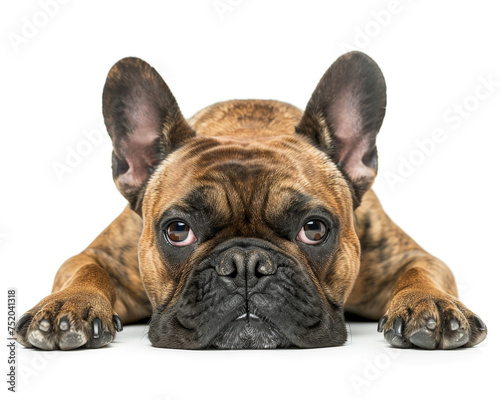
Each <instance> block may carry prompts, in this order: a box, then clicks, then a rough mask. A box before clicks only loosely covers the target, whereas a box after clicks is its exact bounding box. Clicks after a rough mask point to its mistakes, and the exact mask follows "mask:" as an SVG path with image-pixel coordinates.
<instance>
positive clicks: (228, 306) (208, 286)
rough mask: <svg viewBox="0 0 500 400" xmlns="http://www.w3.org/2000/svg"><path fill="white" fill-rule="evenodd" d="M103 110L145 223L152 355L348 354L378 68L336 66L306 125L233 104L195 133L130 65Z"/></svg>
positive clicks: (269, 110) (159, 85) (281, 109)
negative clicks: (357, 222)
mask: <svg viewBox="0 0 500 400" xmlns="http://www.w3.org/2000/svg"><path fill="white" fill-rule="evenodd" d="M103 97H104V102H103V104H104V105H103V109H104V117H105V121H106V125H107V128H108V132H109V133H110V136H111V138H112V140H113V145H114V152H113V174H114V178H115V182H116V184H117V187H118V189H119V190H120V191H121V193H122V194H123V195H124V196H125V197H126V198H127V199H128V200H129V202H130V206H131V207H132V208H133V209H134V210H135V211H136V212H137V213H139V214H140V215H141V216H142V218H143V221H144V228H143V234H142V237H141V240H140V243H139V262H140V269H141V276H142V279H143V283H144V286H145V288H146V291H147V293H148V296H149V299H150V301H151V303H152V306H153V316H152V320H151V325H150V330H149V337H150V340H151V342H152V343H153V345H155V346H158V347H170V348H190V349H199V348H208V347H215V348H276V347H301V348H307V347H324V346H336V345H341V344H342V343H344V342H345V340H346V328H345V324H344V317H343V304H344V303H345V301H346V299H347V297H348V295H349V293H350V291H351V289H352V287H353V285H354V281H355V279H356V277H357V273H358V270H359V255H360V245H359V241H358V239H357V236H356V234H355V231H354V226H353V210H354V208H355V207H356V206H357V204H359V201H360V199H361V197H362V195H363V193H364V192H365V191H366V190H367V189H368V188H369V187H370V185H371V183H372V181H373V178H374V176H375V173H376V165H377V155H376V147H375V136H376V134H377V132H378V130H379V128H380V125H381V123H382V119H383V115H384V111H385V84H384V80H383V77H382V75H381V73H380V70H379V69H378V67H377V66H376V64H375V63H374V62H373V61H372V60H371V59H369V58H368V57H367V56H365V55H363V54H361V53H349V54H347V55H345V56H343V57H342V58H340V59H339V60H337V62H336V63H334V64H333V65H332V66H331V67H330V69H329V70H328V71H327V72H326V74H325V75H324V77H323V78H322V80H321V81H320V83H319V84H318V87H317V88H316V90H315V92H314V93H313V96H312V98H311V100H310V101H309V103H308V105H307V107H306V110H305V112H304V113H303V114H302V113H301V112H300V111H299V110H298V109H296V108H295V107H293V106H290V105H288V104H285V103H280V102H275V101H250V100H246V101H231V102H225V103H219V104H216V105H213V106H210V107H208V108H206V109H204V110H202V111H201V112H199V113H198V114H197V115H195V116H194V117H193V118H192V119H191V121H190V123H187V122H186V121H185V120H184V118H183V117H182V114H181V113H180V111H179V108H178V106H177V104H176V102H175V99H174V98H173V96H172V94H171V93H170V90H169V89H168V87H167V86H166V84H165V83H164V82H163V80H162V79H161V78H160V77H159V75H158V74H157V73H156V71H155V70H154V69H152V68H151V67H150V66H149V65H147V64H146V63H144V62H143V61H141V60H138V59H130V58H129V59H124V60H121V61H120V62H118V63H117V64H116V65H115V66H114V67H113V68H112V70H111V71H110V74H109V76H108V80H107V82H106V86H105V89H104V96H103Z"/></svg>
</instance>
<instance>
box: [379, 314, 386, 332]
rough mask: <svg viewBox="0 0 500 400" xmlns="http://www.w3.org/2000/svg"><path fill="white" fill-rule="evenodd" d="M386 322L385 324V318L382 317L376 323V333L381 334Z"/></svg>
mask: <svg viewBox="0 0 500 400" xmlns="http://www.w3.org/2000/svg"><path fill="white" fill-rule="evenodd" d="M386 322H387V316H386V315H384V316H383V317H382V318H380V321H378V325H377V332H382V331H383V330H384V325H385V323H386Z"/></svg>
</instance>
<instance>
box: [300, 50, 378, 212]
mask: <svg viewBox="0 0 500 400" xmlns="http://www.w3.org/2000/svg"><path fill="white" fill-rule="evenodd" d="M385 106H386V86H385V80H384V76H383V75H382V71H380V68H379V67H378V65H377V64H376V63H375V62H374V61H373V60H372V59H371V58H370V57H368V56H367V55H366V54H363V53H360V52H351V53H347V54H345V55H343V56H341V57H340V58H339V59H338V60H337V61H335V62H334V63H333V64H332V66H331V67H330V68H329V69H328V70H327V71H326V73H325V74H324V75H323V77H322V78H321V80H320V82H319V83H318V86H317V87H316V89H315V90H314V92H313V94H312V97H311V99H310V100H309V103H308V104H307V106H306V109H305V111H304V115H303V117H302V119H301V121H300V122H299V124H298V125H297V127H296V132H297V133H298V134H300V135H304V136H306V137H307V138H308V139H309V140H310V141H311V142H312V143H313V144H314V145H315V146H317V147H318V148H320V149H321V150H322V151H324V152H325V153H327V154H328V155H329V156H330V158H331V159H332V160H333V161H334V162H335V164H336V165H337V166H338V167H339V168H340V170H341V171H342V172H343V173H344V175H345V177H346V178H347V180H348V181H349V182H350V183H351V186H352V189H353V200H354V206H355V207H357V206H358V205H359V203H360V201H361V197H362V196H363V194H364V193H365V192H366V191H367V190H368V189H369V188H370V186H371V185H372V183H373V180H374V179H375V175H376V174H377V147H376V144H375V139H376V136H377V133H378V131H379V130H380V127H381V125H382V121H383V119H384V115H385Z"/></svg>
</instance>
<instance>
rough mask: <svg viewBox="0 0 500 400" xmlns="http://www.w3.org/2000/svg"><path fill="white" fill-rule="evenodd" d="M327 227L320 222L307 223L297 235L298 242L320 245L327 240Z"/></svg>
mask: <svg viewBox="0 0 500 400" xmlns="http://www.w3.org/2000/svg"><path fill="white" fill-rule="evenodd" d="M326 233H327V230H326V226H325V224H323V222H321V221H318V220H311V221H307V222H306V223H305V225H304V226H303V227H302V229H301V230H300V232H299V234H298V235H297V240H299V241H301V242H302V243H305V244H319V243H321V242H323V240H325V237H326Z"/></svg>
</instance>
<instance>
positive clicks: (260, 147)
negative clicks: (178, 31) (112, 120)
mask: <svg viewBox="0 0 500 400" xmlns="http://www.w3.org/2000/svg"><path fill="white" fill-rule="evenodd" d="M301 115H302V112H301V111H300V110H298V109H297V108H295V107H293V106H291V105H289V104H286V103H281V102H277V101H257V100H244V101H243V100H241V101H229V102H223V103H218V104H215V105H213V106H210V107H207V108H205V109H204V110H202V111H200V112H199V113H197V114H196V115H195V116H194V117H192V119H191V120H190V124H191V126H192V127H193V128H194V129H195V130H196V131H197V138H196V139H195V140H192V141H190V142H188V143H187V144H186V145H185V146H184V147H182V148H181V149H180V150H179V151H177V152H175V153H173V154H172V155H171V156H170V157H169V158H168V161H167V162H164V163H162V164H161V165H160V167H159V168H158V169H157V170H156V171H155V172H154V174H153V176H152V177H151V178H150V180H149V183H148V186H147V189H146V194H145V200H144V204H143V206H142V212H143V216H144V219H141V218H140V217H139V216H138V215H137V214H136V213H134V212H133V211H131V209H130V208H129V207H127V208H126V209H125V210H124V211H123V213H122V214H121V215H120V216H119V217H118V218H117V219H116V220H115V221H113V222H112V223H111V225H110V226H109V227H108V228H106V230H104V231H103V232H102V233H101V235H99V237H98V238H97V239H96V240H94V241H93V242H92V243H91V244H90V246H89V247H88V248H87V249H85V250H84V251H83V252H82V253H81V254H79V255H77V256H75V257H73V258H71V259H69V260H68V261H67V262H66V263H64V264H63V266H62V267H61V268H60V269H59V271H58V273H57V275H56V278H55V281H54V286H53V293H52V294H51V295H49V296H48V297H46V298H45V299H43V300H42V301H41V302H40V303H39V304H38V305H36V306H35V307H34V308H33V309H31V310H30V311H29V312H28V313H29V315H30V316H31V320H30V321H31V322H30V323H28V324H26V325H25V326H23V327H22V329H21V330H20V332H19V333H18V336H17V337H18V340H19V341H20V342H21V343H22V344H24V345H25V346H31V345H30V343H29V342H28V341H27V339H26V336H27V334H28V332H29V330H30V329H31V330H32V329H36V327H37V326H38V325H37V324H39V323H40V321H41V320H42V319H43V318H49V317H50V318H52V319H54V318H57V316H58V315H62V314H63V313H64V312H66V311H68V310H69V311H70V312H71V314H72V315H73V314H74V315H77V316H79V315H82V314H85V313H88V312H89V310H90V313H91V314H92V315H97V316H99V317H100V318H101V319H102V320H103V323H104V325H105V327H106V329H108V330H109V331H110V332H111V334H112V336H114V334H115V328H114V327H113V325H112V323H111V316H112V314H113V310H114V312H115V313H117V314H118V315H119V316H120V317H121V318H122V320H123V321H124V322H125V323H130V322H134V321H137V320H140V319H141V318H144V317H146V316H148V315H150V314H151V312H152V307H153V308H155V307H157V306H158V305H160V304H163V303H165V302H166V301H170V300H172V299H175V297H176V296H178V294H179V290H180V288H181V286H182V285H181V284H179V282H182V280H183V279H185V277H186V275H187V273H188V271H182V270H179V271H174V270H172V269H169V268H164V267H162V268H158V266H163V262H162V260H161V256H160V254H159V252H158V251H157V249H156V242H155V240H156V239H155V233H154V222H155V221H156V217H157V216H159V215H161V214H162V213H163V211H164V210H165V209H166V208H168V207H169V205H170V204H172V203H173V202H174V201H177V200H178V199H179V198H182V196H183V195H184V194H187V193H188V191H189V189H190V187H191V186H192V184H193V182H199V181H202V180H205V181H206V185H207V188H208V192H209V193H210V195H209V197H210V199H211V201H213V202H215V203H216V204H217V210H218V212H220V214H221V218H223V217H224V215H229V214H230V213H229V211H228V210H229V208H230V207H236V210H237V208H238V207H240V208H241V210H243V209H244V207H243V206H242V203H241V202H242V201H246V200H245V199H243V198H241V197H240V198H238V193H239V192H241V191H243V188H244V187H245V186H247V187H250V188H252V189H251V192H252V193H253V194H254V198H253V199H252V201H253V202H254V203H253V206H252V207H254V208H256V209H259V210H263V212H262V213H256V214H255V215H254V216H252V215H250V216H247V219H243V217H242V219H241V220H235V221H233V223H232V224H231V226H232V230H231V231H227V230H226V231H225V234H227V235H236V234H237V235H240V236H253V237H255V236H257V235H258V237H262V238H266V235H267V234H268V233H266V228H265V223H264V222H263V221H261V220H259V218H260V216H261V215H267V216H268V217H269V218H271V219H272V218H273V213H276V215H279V210H280V207H281V206H282V204H283V203H284V202H285V201H284V198H283V193H286V190H285V188H290V189H293V188H297V189H301V190H305V191H307V192H308V193H314V194H315V196H317V198H319V199H322V200H323V201H324V203H325V204H327V205H328V207H330V208H331V210H332V213H333V214H335V215H337V216H338V217H339V218H340V219H341V223H340V226H341V227H342V229H343V230H342V232H340V235H339V237H340V238H341V242H340V244H339V246H341V247H342V249H343V250H344V252H343V254H344V256H343V258H341V259H338V260H337V263H336V265H335V267H334V268H331V269H329V270H325V269H322V268H321V266H316V267H315V269H312V270H311V271H310V272H309V273H310V275H311V277H312V278H313V281H314V282H315V284H316V285H317V287H318V289H321V291H322V293H324V295H325V296H326V297H328V298H330V299H334V300H335V301H337V302H339V303H340V304H344V305H345V309H346V310H348V311H350V312H353V313H356V314H358V315H361V316H363V317H366V318H370V319H378V318H380V317H382V316H384V314H385V315H386V316H387V317H388V320H387V322H386V325H387V326H392V325H393V324H394V322H395V319H396V318H398V317H403V318H404V319H405V321H404V322H405V333H407V334H408V335H409V334H410V333H411V332H412V331H413V330H415V329H417V328H418V327H419V324H422V323H425V319H426V318H428V317H433V318H435V319H436V321H437V323H438V325H439V324H443V325H444V324H445V323H447V321H449V320H450V318H452V317H454V318H457V319H458V320H459V322H460V323H461V325H462V326H466V327H469V325H471V321H472V320H471V318H473V314H472V313H471V312H470V311H469V310H468V309H467V308H465V307H464V306H463V304H462V303H460V302H459V301H458V300H457V289H456V285H455V281H454V278H453V275H452V273H451V272H450V270H449V269H448V268H447V267H446V266H445V265H444V264H443V263H442V262H441V261H439V260H438V259H436V258H434V257H433V256H431V255H429V254H428V253H426V252H425V251H424V250H423V249H422V248H421V247H420V246H418V244H416V243H415V242H414V241H413V240H412V239H411V238H410V237H409V236H408V235H406V234H405V233H404V232H403V231H402V230H401V229H400V228H399V227H397V226H396V225H395V224H394V223H393V222H392V221H391V220H390V219H389V217H388V216H387V215H386V214H385V212H384V211H383V209H382V207H381V206H380V203H379V201H378V199H377V197H376V196H375V194H374V193H373V191H371V190H369V191H368V192H367V193H366V194H365V195H364V197H363V200H362V202H361V205H360V206H359V207H358V208H357V209H356V211H355V213H354V216H353V214H352V212H351V211H349V210H352V207H353V204H352V198H351V196H350V189H349V187H348V186H347V184H346V182H345V180H344V179H343V177H342V174H341V173H340V171H339V170H338V169H336V168H332V164H331V163H328V162H327V159H326V155H325V154H323V153H322V152H320V151H319V150H316V149H314V148H313V147H312V146H310V145H309V144H308V143H307V142H306V141H305V140H303V139H302V138H299V137H297V136H296V135H293V132H294V127H295V126H296V125H297V124H298V122H299V120H300V118H301ZM214 158H215V159H217V160H218V162H219V163H220V164H221V166H222V167H224V166H225V165H226V166H227V165H229V164H228V163H230V162H234V160H235V159H236V160H238V159H240V160H241V161H242V162H245V163H246V165H247V166H248V165H252V163H253V164H255V165H256V166H258V165H264V167H265V168H264V170H265V171H266V173H269V171H273V172H272V173H273V174H274V175H273V176H271V177H270V176H261V175H258V174H257V175H255V176H248V177H247V178H246V179H245V180H244V181H241V182H239V183H237V184H239V185H240V186H239V187H238V188H237V189H236V190H235V189H234V188H232V187H230V185H224V184H222V183H221V182H224V180H217V179H213V180H210V179H209V178H210V177H211V176H216V175H217V169H216V168H214V166H213V163H212V162H206V160H209V159H212V160H213V159H214ZM282 158H289V159H293V162H290V163H273V160H277V159H282ZM204 160H205V161H204ZM225 163H226V164H225ZM294 163H301V165H302V164H303V165H313V166H314V168H310V169H307V168H306V169H304V168H297V169H296V170H293V169H290V168H291V167H290V165H293V164H294ZM284 166H288V168H286V169H285V167H284ZM174 170H175V171H182V173H172V172H171V171H174ZM303 170H307V171H308V174H303V173H301V171H303ZM317 171H320V172H317ZM325 176H328V178H329V179H330V180H329V181H326V180H325ZM276 177H279V179H275V178H276ZM270 180H273V182H274V183H275V184H276V185H277V186H276V188H275V189H273V190H271V192H270V194H269V196H268V198H267V199H266V201H267V202H266V204H263V200H262V198H259V186H265V185H266V182H268V181H270ZM332 181H334V182H335V183H336V185H335V187H336V189H335V193H336V194H335V196H334V197H335V198H332V197H331V194H330V193H331V192H332V188H331V182H332ZM210 182H212V183H210ZM326 185H330V186H329V188H328V190H326ZM173 187H175V194H174V193H173V192H172V190H171V188H173ZM273 193H275V194H273ZM248 201H250V200H248ZM259 202H260V203H259ZM233 214H236V215H239V213H238V212H234V209H233ZM143 221H146V222H147V225H145V226H143ZM141 235H142V236H141ZM281 245H282V246H283V248H285V249H287V251H289V252H290V253H291V254H295V255H297V256H299V255H298V254H297V251H296V249H294V248H293V246H292V245H291V244H290V243H289V242H287V241H285V240H283V241H282V243H281ZM201 246H203V245H201ZM201 246H200V247H201ZM200 251H202V250H200ZM138 253H139V258H140V259H141V265H140V269H139V263H138ZM332 257H333V255H332ZM332 262H333V261H332ZM146 293H147V295H146ZM86 294H92V296H91V297H89V298H87V297H85V295H86ZM148 297H149V300H150V301H151V304H150V303H149V301H148ZM440 311H442V312H440ZM47 315H49V317H47ZM416 315H417V316H418V318H415V316H416ZM88 318H89V317H88V316H87V319H88ZM471 329H472V333H471V341H470V342H469V343H468V345H474V344H475V343H478V342H479V341H481V340H482V339H484V336H485V335H486V334H485V333H484V335H483V333H482V332H480V331H479V330H478V329H477V328H474V327H472V325H471ZM474 329H475V330H474ZM386 331H387V328H386ZM436 334H437V335H439V333H436Z"/></svg>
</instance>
